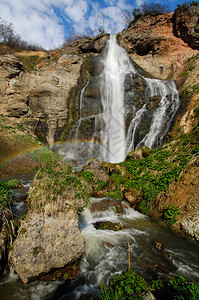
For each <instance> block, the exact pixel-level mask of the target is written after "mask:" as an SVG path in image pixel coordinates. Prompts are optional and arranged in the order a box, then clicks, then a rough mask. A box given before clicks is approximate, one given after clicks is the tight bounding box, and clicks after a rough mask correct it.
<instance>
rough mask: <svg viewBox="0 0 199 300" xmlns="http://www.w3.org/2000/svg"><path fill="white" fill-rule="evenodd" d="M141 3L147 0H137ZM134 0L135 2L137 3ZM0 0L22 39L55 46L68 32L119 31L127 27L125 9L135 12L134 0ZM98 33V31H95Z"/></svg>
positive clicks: (0, 7)
mask: <svg viewBox="0 0 199 300" xmlns="http://www.w3.org/2000/svg"><path fill="white" fill-rule="evenodd" d="M135 2H136V4H137V5H138V6H139V5H140V4H141V3H142V2H143V0H135ZM135 2H134V3H135ZM102 3H103V2H102V1H101V2H100V0H0V17H2V18H3V19H4V20H6V21H8V22H12V23H13V25H14V29H15V31H16V33H17V34H19V35H20V36H21V38H22V39H24V40H26V41H27V42H29V43H37V44H39V45H41V46H42V47H44V48H46V49H49V48H50V49H52V48H55V47H57V46H59V45H60V44H62V43H63V41H64V32H70V28H71V27H73V28H74V29H75V31H76V32H78V33H85V32H89V31H90V30H93V31H95V30H96V29H98V28H102V29H104V30H105V31H106V32H110V33H114V32H119V31H121V30H122V29H123V28H124V27H125V22H124V19H123V18H122V12H123V11H125V10H129V11H132V10H133V8H134V6H132V4H131V3H133V2H132V1H130V0H104V3H105V5H106V7H104V6H103V7H102ZM95 33H97V31H95Z"/></svg>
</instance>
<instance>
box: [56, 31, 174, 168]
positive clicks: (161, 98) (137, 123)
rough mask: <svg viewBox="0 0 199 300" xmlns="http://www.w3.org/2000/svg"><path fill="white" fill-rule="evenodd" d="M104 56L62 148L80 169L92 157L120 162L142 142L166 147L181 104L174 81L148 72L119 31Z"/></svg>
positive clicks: (90, 80)
mask: <svg viewBox="0 0 199 300" xmlns="http://www.w3.org/2000/svg"><path fill="white" fill-rule="evenodd" d="M99 58H100V64H101V65H100V66H101V72H100V74H99V73H98V74H97V75H96V76H93V77H91V78H90V79H89V81H88V82H87V83H86V85H85V86H84V88H83V89H82V91H81V94H80V101H79V115H80V117H79V120H78V121H77V123H76V124H75V125H74V126H73V128H72V129H71V131H70V132H69V135H68V141H69V142H68V143H66V144H65V145H64V146H61V148H59V151H58V152H59V153H60V154H64V157H65V158H66V160H68V161H69V162H70V160H71V161H76V162H77V164H78V165H79V166H80V167H81V166H82V165H84V164H85V163H86V162H87V161H88V160H89V159H90V158H92V157H95V158H97V159H99V160H100V161H107V162H111V163H117V162H121V161H123V160H124V159H125V157H126V154H127V153H128V152H129V151H132V150H134V149H137V148H140V147H142V146H143V145H146V146H147V147H149V148H157V147H159V146H161V144H162V142H163V138H164V136H165V135H166V134H167V132H168V130H169V128H170V126H171V123H172V120H173V117H174V115H175V113H176V111H177V109H178V107H179V103H180V101H179V94H178V91H177V89H176V86H175V83H174V82H173V81H167V80H159V79H153V78H146V77H145V76H143V75H142V74H141V73H140V72H139V71H138V70H137V69H136V68H135V67H134V64H133V62H132V61H131V59H130V58H129V56H128V54H127V53H126V51H125V50H124V49H123V48H122V47H120V46H119V45H118V44H117V41H116V36H115V35H110V40H108V41H107V45H106V47H105V48H104V50H103V52H102V54H101V55H100V56H99V57H98V58H97V59H98V61H97V62H98V63H99ZM92 93H93V94H94V95H93V94H92Z"/></svg>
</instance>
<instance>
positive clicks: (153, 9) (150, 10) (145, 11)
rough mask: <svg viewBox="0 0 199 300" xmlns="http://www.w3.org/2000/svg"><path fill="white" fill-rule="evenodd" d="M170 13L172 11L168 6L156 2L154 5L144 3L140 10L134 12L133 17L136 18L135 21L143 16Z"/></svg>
mask: <svg viewBox="0 0 199 300" xmlns="http://www.w3.org/2000/svg"><path fill="white" fill-rule="evenodd" d="M169 12H170V9H169V7H168V6H167V5H163V4H160V3H155V2H152V3H147V2H144V3H143V4H142V5H141V6H140V8H138V9H134V10H133V16H134V20H137V19H139V18H140V17H141V16H146V15H152V16H158V15H161V14H165V13H169Z"/></svg>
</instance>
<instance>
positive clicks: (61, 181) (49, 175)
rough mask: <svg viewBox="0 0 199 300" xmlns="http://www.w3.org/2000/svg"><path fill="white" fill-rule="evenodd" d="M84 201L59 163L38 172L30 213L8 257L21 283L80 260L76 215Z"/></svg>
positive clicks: (83, 192)
mask: <svg viewBox="0 0 199 300" xmlns="http://www.w3.org/2000/svg"><path fill="white" fill-rule="evenodd" d="M87 197H88V194H87V188H86V187H85V186H84V184H83V182H81V181H80V180H79V179H78V178H76V177H75V176H74V174H73V173H72V171H71V168H70V166H69V165H67V164H64V163H63V162H62V161H61V162H60V163H58V162H57V163H55V164H54V165H51V166H49V169H48V167H47V166H46V168H45V169H41V170H39V171H38V173H37V175H36V177H35V179H34V182H33V185H32V187H31V189H30V191H29V199H28V201H27V202H28V208H29V213H28V214H27V215H26V218H25V219H24V220H23V221H22V222H21V226H20V229H19V231H18V236H17V238H16V239H15V241H14V243H13V250H12V252H11V255H10V257H11V262H12V265H13V268H14V270H15V271H16V272H17V273H18V274H19V276H20V278H21V279H22V281H23V282H24V283H27V282H28V281H30V280H34V279H36V278H38V277H40V276H41V275H44V274H46V273H48V272H50V271H53V270H55V269H59V268H63V267H65V266H66V265H67V264H69V263H71V262H73V261H74V260H76V259H78V258H79V257H80V256H81V254H82V253H83V251H84V242H83V238H82V236H81V233H80V230H79V228H78V214H77V212H78V211H80V210H82V209H83V207H84V206H85V204H86V201H87Z"/></svg>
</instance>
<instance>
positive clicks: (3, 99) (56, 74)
mask: <svg viewBox="0 0 199 300" xmlns="http://www.w3.org/2000/svg"><path fill="white" fill-rule="evenodd" d="M20 57H22V56H19V58H20ZM82 62H83V59H82V58H81V57H80V56H78V55H70V54H64V55H62V56H61V57H60V58H58V59H57V61H56V62H54V58H53V59H52V61H50V62H45V63H40V64H38V65H37V66H36V67H35V70H34V71H32V72H24V71H23V64H22V63H21V62H20V61H19V59H17V58H16V57H15V56H13V55H12V56H11V55H5V56H1V62H0V73H1V74H2V76H1V82H0V83H1V86H2V88H1V91H0V104H1V108H0V113H1V114H3V115H4V116H8V117H12V118H15V119H16V120H17V121H18V122H19V123H22V124H24V126H25V127H26V128H27V129H29V130H30V132H33V133H34V134H36V135H37V136H38V137H39V138H40V139H41V140H42V141H43V142H45V143H48V144H49V145H51V146H52V145H53V143H54V141H55V140H56V139H57V136H60V131H61V129H62V128H63V127H64V126H65V125H66V123H67V118H68V111H69V108H68V106H67V98H68V97H69V92H70V90H71V88H72V87H74V86H76V84H77V80H78V78H79V76H80V67H81V64H82ZM19 118H20V119H19Z"/></svg>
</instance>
